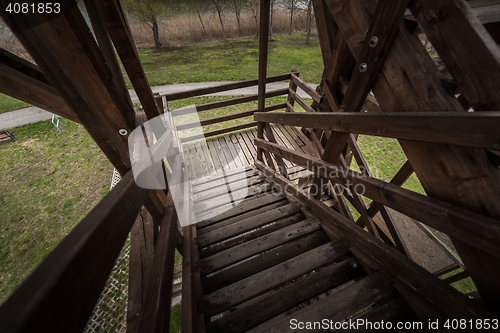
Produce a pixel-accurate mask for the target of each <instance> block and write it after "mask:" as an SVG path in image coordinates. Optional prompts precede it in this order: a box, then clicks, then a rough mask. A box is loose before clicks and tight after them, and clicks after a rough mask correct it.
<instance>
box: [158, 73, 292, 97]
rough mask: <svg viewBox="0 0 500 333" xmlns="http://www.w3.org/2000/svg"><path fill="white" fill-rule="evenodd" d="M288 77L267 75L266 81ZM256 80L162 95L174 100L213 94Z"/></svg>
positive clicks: (285, 75)
mask: <svg viewBox="0 0 500 333" xmlns="http://www.w3.org/2000/svg"><path fill="white" fill-rule="evenodd" d="M289 79H290V73H286V74H280V75H275V76H269V77H267V78H266V83H272V82H278V81H284V80H289ZM258 82H259V81H258V79H253V80H247V81H240V82H234V83H228V84H222V85H219V86H215V87H208V88H203V89H194V90H189V91H183V92H178V93H173V94H166V95H164V96H165V97H166V98H167V100H168V101H175V100H178V99H184V98H190V97H197V96H203V95H208V94H215V93H218V92H222V91H229V90H236V89H240V88H246V87H251V86H256V85H257V84H258Z"/></svg>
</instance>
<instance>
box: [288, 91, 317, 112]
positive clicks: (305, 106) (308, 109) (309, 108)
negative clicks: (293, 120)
mask: <svg viewBox="0 0 500 333" xmlns="http://www.w3.org/2000/svg"><path fill="white" fill-rule="evenodd" d="M288 95H289V96H290V98H291V99H292V101H294V102H297V103H298V104H299V105H300V106H301V107H302V108H303V109H304V110H305V111H306V112H316V110H314V109H313V107H312V106H310V105H309V104H307V103H306V101H304V100H303V99H302V97H300V96H299V94H297V93H296V92H295V91H293V90H291V89H289V91H288ZM288 103H290V102H288ZM290 105H292V106H293V104H292V103H290Z"/></svg>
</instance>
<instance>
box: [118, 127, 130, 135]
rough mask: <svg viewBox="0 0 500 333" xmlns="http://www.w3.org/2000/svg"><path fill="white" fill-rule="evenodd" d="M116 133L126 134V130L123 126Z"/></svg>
mask: <svg viewBox="0 0 500 333" xmlns="http://www.w3.org/2000/svg"><path fill="white" fill-rule="evenodd" d="M118 133H120V135H127V133H128V131H127V130H126V129H125V128H121V129H120V130H119V131H118Z"/></svg>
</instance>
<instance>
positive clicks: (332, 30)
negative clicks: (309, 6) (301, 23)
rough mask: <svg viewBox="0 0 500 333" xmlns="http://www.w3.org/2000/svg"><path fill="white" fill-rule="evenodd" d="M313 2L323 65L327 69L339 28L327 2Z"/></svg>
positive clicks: (314, 0)
mask: <svg viewBox="0 0 500 333" xmlns="http://www.w3.org/2000/svg"><path fill="white" fill-rule="evenodd" d="M312 2H313V10H314V17H315V19H316V30H317V31H318V37H319V45H320V47H321V54H322V55H323V64H324V66H325V67H327V66H328V63H329V62H330V57H331V55H332V51H333V48H334V47H335V36H336V35H337V28H336V27H335V22H334V21H333V19H332V16H331V14H330V11H329V10H328V7H327V6H326V4H325V2H324V1H323V0H312Z"/></svg>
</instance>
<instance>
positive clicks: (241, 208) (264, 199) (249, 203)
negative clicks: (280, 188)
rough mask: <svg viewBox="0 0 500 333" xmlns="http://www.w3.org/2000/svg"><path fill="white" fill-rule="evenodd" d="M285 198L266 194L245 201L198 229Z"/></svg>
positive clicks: (201, 223) (203, 222)
mask: <svg viewBox="0 0 500 333" xmlns="http://www.w3.org/2000/svg"><path fill="white" fill-rule="evenodd" d="M283 198H284V197H283V196H281V195H274V194H271V193H268V194H264V195H261V196H257V197H253V198H251V199H248V200H245V201H244V203H243V204H240V205H238V206H236V207H234V208H232V209H230V210H228V211H226V212H224V213H222V214H220V215H218V216H216V217H213V218H210V219H207V220H205V221H202V222H199V223H198V224H197V225H196V226H197V227H198V228H203V227H206V226H209V225H211V224H214V223H217V222H220V221H222V220H225V219H228V218H232V217H235V216H238V215H242V214H244V213H246V212H249V211H252V210H254V209H257V208H260V207H263V206H267V205H269V204H271V203H274V202H277V201H280V200H283Z"/></svg>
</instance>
